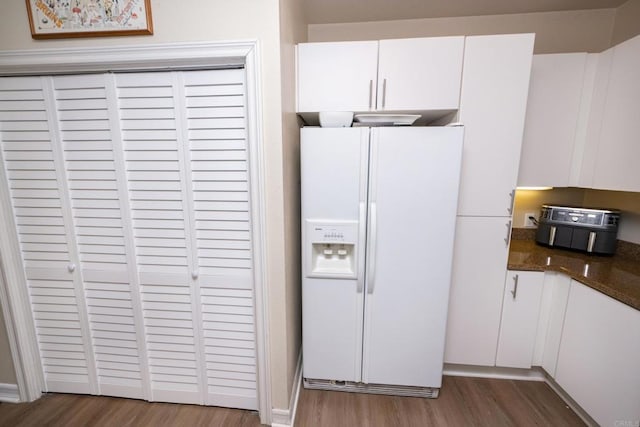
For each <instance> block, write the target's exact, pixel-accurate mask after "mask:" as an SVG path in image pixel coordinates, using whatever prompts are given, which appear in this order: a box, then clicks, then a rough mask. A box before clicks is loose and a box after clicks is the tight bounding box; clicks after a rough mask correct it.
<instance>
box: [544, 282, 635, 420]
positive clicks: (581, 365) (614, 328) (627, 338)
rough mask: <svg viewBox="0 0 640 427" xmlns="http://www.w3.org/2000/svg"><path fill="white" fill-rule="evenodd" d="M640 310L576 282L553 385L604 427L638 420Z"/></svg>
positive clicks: (572, 291) (569, 305)
mask: <svg viewBox="0 0 640 427" xmlns="http://www.w3.org/2000/svg"><path fill="white" fill-rule="evenodd" d="M639 360H640V311H638V310H634V309H633V308H631V307H629V306H627V305H625V304H622V303H620V302H618V301H616V300H614V299H612V298H609V297H608V296H606V295H603V294H601V293H599V292H598V291H595V290H593V289H591V288H589V287H587V286H585V285H582V284H580V283H578V282H576V281H575V280H574V281H572V282H571V289H570V292H569V302H568V304H567V312H566V316H565V321H564V329H563V331H562V341H561V343H560V354H559V356H558V367H557V371H556V381H557V382H558V384H560V386H562V388H563V389H564V390H565V391H566V392H567V393H569V395H570V396H571V397H572V398H573V399H574V400H575V401H576V402H577V403H578V404H579V405H580V406H581V407H582V408H583V409H584V410H585V411H587V413H588V414H589V415H590V416H591V417H593V419H594V420H595V421H596V422H598V424H600V425H603V426H613V425H618V424H620V423H623V422H624V423H628V425H637V424H638V422H640V404H639V403H640V363H638V361H639Z"/></svg>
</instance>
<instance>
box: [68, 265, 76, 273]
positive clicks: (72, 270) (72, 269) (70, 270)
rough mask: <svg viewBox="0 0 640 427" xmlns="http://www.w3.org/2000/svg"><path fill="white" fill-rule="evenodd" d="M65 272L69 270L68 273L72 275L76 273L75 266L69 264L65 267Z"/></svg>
mask: <svg viewBox="0 0 640 427" xmlns="http://www.w3.org/2000/svg"><path fill="white" fill-rule="evenodd" d="M67 270H69V273H73V272H74V271H76V265H75V264H73V263H71V264H69V265H68V266H67Z"/></svg>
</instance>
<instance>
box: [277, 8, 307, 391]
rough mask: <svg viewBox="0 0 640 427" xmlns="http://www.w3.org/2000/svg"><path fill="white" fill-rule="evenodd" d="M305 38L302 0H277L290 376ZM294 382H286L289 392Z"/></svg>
mask: <svg viewBox="0 0 640 427" xmlns="http://www.w3.org/2000/svg"><path fill="white" fill-rule="evenodd" d="M306 40H307V25H306V22H305V17H304V10H303V7H302V2H300V1H299V0H280V41H281V44H280V61H281V69H282V74H281V79H282V80H281V81H282V146H283V164H284V177H283V178H284V179H283V188H284V210H285V217H286V219H287V220H286V224H285V227H286V240H285V259H286V269H285V274H286V283H287V285H286V289H285V292H286V294H285V301H286V306H287V310H286V313H283V315H285V317H286V328H287V377H288V378H290V379H293V377H294V375H295V370H296V365H297V362H298V356H299V354H300V351H301V345H302V311H301V308H302V302H301V271H300V130H299V126H298V117H297V115H296V113H295V109H296V102H295V100H296V76H295V45H296V43H301V42H305V41H306ZM293 386H294V384H293V383H292V382H290V383H289V389H288V392H289V395H291V392H292V388H293Z"/></svg>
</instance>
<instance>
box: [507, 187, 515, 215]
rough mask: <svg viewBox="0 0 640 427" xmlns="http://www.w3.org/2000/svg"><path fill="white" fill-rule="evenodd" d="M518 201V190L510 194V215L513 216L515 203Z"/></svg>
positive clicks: (508, 209) (508, 210)
mask: <svg viewBox="0 0 640 427" xmlns="http://www.w3.org/2000/svg"><path fill="white" fill-rule="evenodd" d="M515 199H516V190H511V193H509V207H508V208H507V212H509V215H513V203H514V202H515Z"/></svg>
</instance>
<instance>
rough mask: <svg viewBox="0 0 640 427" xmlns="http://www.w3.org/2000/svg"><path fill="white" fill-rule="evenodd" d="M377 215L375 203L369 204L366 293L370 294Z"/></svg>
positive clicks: (374, 275)
mask: <svg viewBox="0 0 640 427" xmlns="http://www.w3.org/2000/svg"><path fill="white" fill-rule="evenodd" d="M377 216H378V213H377V208H376V202H371V205H370V207H369V219H370V221H369V227H370V228H369V232H370V234H369V254H368V257H367V265H368V267H369V268H368V270H369V271H367V292H368V293H370V294H372V293H373V288H374V285H375V277H376V237H377V235H378V218H377Z"/></svg>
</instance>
